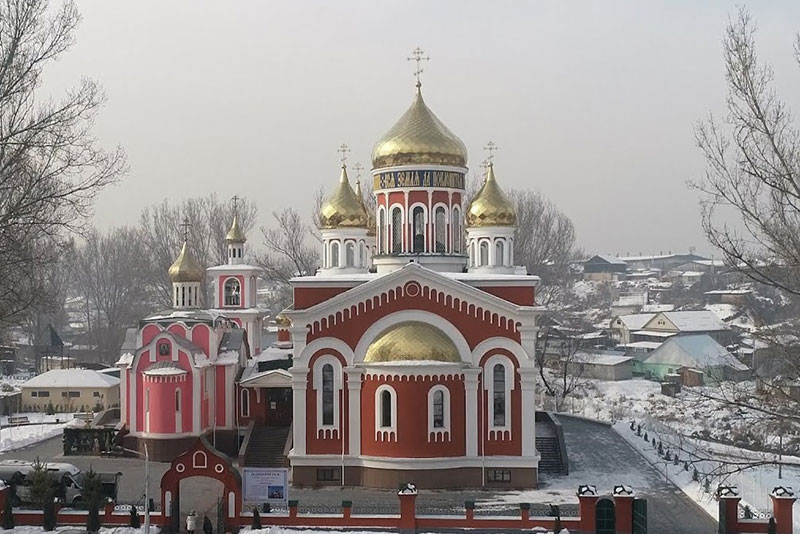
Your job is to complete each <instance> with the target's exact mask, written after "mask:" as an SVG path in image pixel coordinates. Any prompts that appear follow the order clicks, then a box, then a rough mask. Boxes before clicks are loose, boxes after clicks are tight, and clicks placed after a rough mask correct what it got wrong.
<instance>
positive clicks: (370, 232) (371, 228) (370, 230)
mask: <svg viewBox="0 0 800 534" xmlns="http://www.w3.org/2000/svg"><path fill="white" fill-rule="evenodd" d="M356 196H357V197H358V201H359V202H361V207H362V208H364V213H366V214H367V236H369V237H375V215H373V213H372V211H371V210H368V209H367V205H366V204H365V203H364V193H362V192H361V180H356Z"/></svg>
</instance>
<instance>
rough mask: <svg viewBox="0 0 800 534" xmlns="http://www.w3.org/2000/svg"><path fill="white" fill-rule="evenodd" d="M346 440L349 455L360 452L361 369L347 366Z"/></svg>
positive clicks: (345, 370)
mask: <svg viewBox="0 0 800 534" xmlns="http://www.w3.org/2000/svg"><path fill="white" fill-rule="evenodd" d="M344 372H345V373H346V374H347V407H348V414H347V428H348V433H347V442H348V444H349V445H350V456H359V455H360V454H361V369H358V368H353V367H347V368H345V369H344Z"/></svg>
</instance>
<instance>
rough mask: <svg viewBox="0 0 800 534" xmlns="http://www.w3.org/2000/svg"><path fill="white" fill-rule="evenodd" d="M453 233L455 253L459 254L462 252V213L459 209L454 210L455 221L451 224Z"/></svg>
mask: <svg viewBox="0 0 800 534" xmlns="http://www.w3.org/2000/svg"><path fill="white" fill-rule="evenodd" d="M450 227H451V228H452V232H453V252H455V253H456V254H458V253H459V252H461V237H462V236H461V211H460V210H458V209H454V210H453V219H452V222H451V223H450Z"/></svg>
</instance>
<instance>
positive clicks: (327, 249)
mask: <svg viewBox="0 0 800 534" xmlns="http://www.w3.org/2000/svg"><path fill="white" fill-rule="evenodd" d="M330 251H331V247H330V245H329V244H328V242H327V241H325V242H324V243H323V244H322V266H323V267H324V268H325V269H327V268H328V267H330V263H329V256H328V255H329V254H330Z"/></svg>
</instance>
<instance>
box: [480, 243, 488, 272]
mask: <svg viewBox="0 0 800 534" xmlns="http://www.w3.org/2000/svg"><path fill="white" fill-rule="evenodd" d="M480 249H481V257H480V261H479V262H478V267H483V266H485V265H489V243H487V242H486V241H481V245H480Z"/></svg>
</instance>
